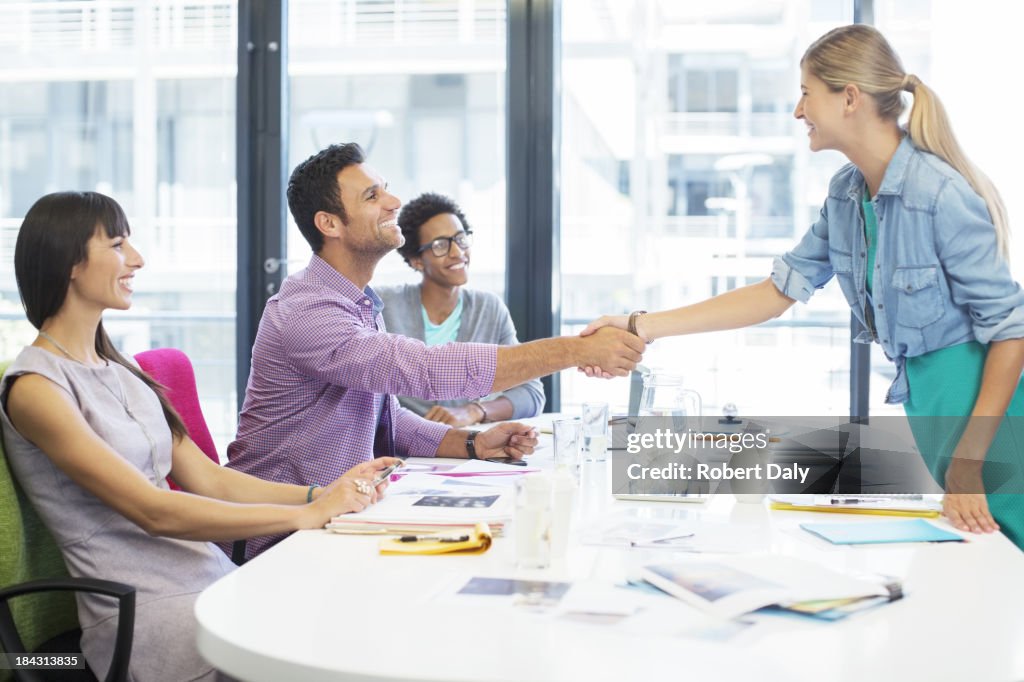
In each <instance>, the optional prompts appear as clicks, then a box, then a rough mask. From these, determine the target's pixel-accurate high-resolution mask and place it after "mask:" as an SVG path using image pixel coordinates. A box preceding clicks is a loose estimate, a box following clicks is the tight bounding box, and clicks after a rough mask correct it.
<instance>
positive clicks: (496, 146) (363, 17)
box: [288, 0, 506, 294]
mask: <svg viewBox="0 0 1024 682" xmlns="http://www.w3.org/2000/svg"><path fill="white" fill-rule="evenodd" d="M288 12H289V14H288V28H289V41H290V42H289V46H290V51H291V53H290V60H289V67H288V73H289V76H290V87H291V93H290V97H291V122H290V134H291V137H290V147H289V152H288V159H289V170H290V169H291V168H293V167H294V166H295V165H296V164H297V163H299V162H300V161H302V160H303V159H305V158H307V157H308V156H310V155H311V154H313V153H315V152H317V151H318V150H320V149H322V148H324V147H326V146H327V145H329V144H333V143H341V142H358V143H359V144H360V145H362V147H363V148H364V149H365V150H366V151H367V153H368V160H367V163H368V164H369V165H371V166H372V167H373V168H374V169H375V170H377V171H378V172H379V173H380V174H381V175H383V176H384V177H385V178H386V179H387V180H388V182H389V184H390V187H391V190H392V191H393V192H394V193H395V194H396V195H397V196H398V197H399V198H401V199H402V200H403V201H409V200H411V199H413V198H414V197H416V196H418V195H419V194H421V193H423V192H439V193H442V194H446V195H448V196H451V197H452V198H454V199H455V200H456V202H458V203H459V205H460V206H461V207H462V210H463V212H464V213H465V214H466V218H467V219H468V220H469V222H470V224H471V225H472V227H473V230H474V237H475V241H474V245H473V252H472V274H471V276H470V281H469V286H471V287H473V288H479V289H487V290H490V291H494V292H496V293H498V294H501V293H502V292H503V289H504V272H505V31H506V22H505V2H504V0H476V1H475V2H460V1H459V0H433V1H428V0H420V1H413V2H409V1H404V2H398V1H394V2H391V1H382V0H335V1H327V0H292V1H291V2H290V3H289V5H288ZM288 253H289V266H290V269H291V270H292V271H294V270H296V269H298V268H301V267H303V266H304V265H305V263H306V262H308V260H309V256H310V250H309V246H308V244H306V242H305V240H304V239H303V237H302V235H301V233H300V232H299V230H298V228H296V227H295V226H294V224H293V223H292V222H291V219H290V216H289V233H288ZM416 281H418V279H417V277H416V276H415V273H414V272H413V271H412V270H411V269H409V267H408V266H406V265H405V263H404V262H403V261H402V259H401V257H400V256H399V255H397V254H391V255H389V256H387V257H386V258H384V260H383V261H381V263H380V265H379V266H378V267H377V271H376V275H375V277H374V280H373V282H374V284H390V283H397V282H416Z"/></svg>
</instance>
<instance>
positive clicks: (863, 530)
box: [800, 519, 964, 545]
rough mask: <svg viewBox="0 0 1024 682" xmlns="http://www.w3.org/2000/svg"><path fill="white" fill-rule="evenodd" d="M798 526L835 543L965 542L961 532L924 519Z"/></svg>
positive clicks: (802, 524)
mask: <svg viewBox="0 0 1024 682" xmlns="http://www.w3.org/2000/svg"><path fill="white" fill-rule="evenodd" d="M800 527H801V528H803V529H804V530H805V531H807V532H808V533H812V534H814V535H817V536H818V537H820V538H824V539H825V540H828V541H829V542H831V543H832V544H834V545H867V544H886V543H895V542H964V538H963V536H961V535H958V534H956V533H953V532H950V531H948V530H945V529H943V528H939V527H938V526H936V525H934V524H931V523H928V522H927V521H925V520H924V519H913V520H908V521H879V522H869V523H801V524H800Z"/></svg>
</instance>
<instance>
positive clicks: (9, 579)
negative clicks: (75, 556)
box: [0, 363, 135, 682]
mask: <svg viewBox="0 0 1024 682" xmlns="http://www.w3.org/2000/svg"><path fill="white" fill-rule="evenodd" d="M6 368H7V363H0V374H3V371H4V370H5V369H6ZM0 585H2V586H3V587H2V588H0V652H6V653H36V654H48V653H49V654H57V653H75V652H80V651H81V648H80V645H79V640H80V637H81V630H80V629H79V625H78V607H77V606H76V605H75V600H74V598H73V596H72V595H71V594H70V593H71V592H76V591H78V592H94V593H97V594H104V595H108V596H111V597H115V598H116V599H117V600H118V620H117V639H116V643H115V645H114V656H113V660H112V661H111V665H110V671H109V672H108V674H107V677H106V680H108V681H114V680H127V679H128V663H129V661H130V658H131V652H132V632H133V630H134V628H135V588H134V587H131V586H130V585H125V584H123V583H116V582H111V581H109V580H96V579H89V578H72V577H71V576H69V575H68V570H67V567H66V566H65V565H64V559H63V558H62V557H61V553H60V549H59V548H58V547H57V543H56V541H55V540H54V539H53V536H52V535H51V534H50V531H49V530H48V529H47V528H46V526H45V525H44V524H43V522H42V520H41V519H40V518H39V516H38V515H37V514H36V511H35V508H33V507H32V504H31V503H30V502H29V501H28V498H26V497H25V493H24V491H22V489H21V486H19V485H18V483H17V481H15V480H14V477H13V476H12V475H11V470H10V467H9V466H8V464H7V456H6V454H5V453H4V449H3V441H2V440H0ZM12 675H13V679H15V680H17V681H18V682H42V681H43V680H53V681H56V680H69V681H79V680H82V681H85V680H88V681H90V682H95V680H96V677H95V675H93V673H92V671H91V670H88V669H86V670H45V671H38V670H13V671H11V670H0V680H2V681H4V682H6V680H8V679H11V676H12Z"/></svg>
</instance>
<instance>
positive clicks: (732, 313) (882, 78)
mask: <svg viewBox="0 0 1024 682" xmlns="http://www.w3.org/2000/svg"><path fill="white" fill-rule="evenodd" d="M800 66H801V78H800V90H801V97H800V100H799V103H798V104H797V106H796V109H795V111H794V112H793V114H794V116H795V117H796V118H797V119H800V120H802V121H804V123H805V124H806V125H807V136H808V139H809V142H810V147H811V150H812V151H820V150H822V149H834V150H837V151H839V152H842V153H843V154H845V155H846V157H847V158H848V159H849V160H850V161H851V163H850V164H848V165H847V166H845V167H843V168H842V169H840V170H839V172H838V173H836V175H835V176H834V177H833V178H832V181H831V182H830V184H829V190H828V197H827V198H826V200H825V203H824V205H823V206H822V209H821V214H820V216H819V218H818V220H817V221H816V222H815V223H814V225H813V226H812V227H811V229H810V230H809V231H808V232H807V233H806V234H805V235H804V237H803V239H801V241H800V243H799V244H797V245H796V247H795V248H793V250H791V251H789V252H788V253H786V254H784V255H783V256H782V257H780V258H776V259H775V262H774V264H773V271H772V273H771V276H770V277H769V278H768V279H765V280H764V281H762V282H760V283H758V284H754V285H751V286H747V287H743V288H740V289H736V290H734V291H730V292H728V293H726V294H723V295H720V296H716V297H714V298H711V299H709V300H706V301H703V302H700V303H696V304H694V305H689V306H685V307H682V308H676V309H674V310H666V311H663V312H658V313H651V314H644V313H642V312H640V311H637V312H634V313H633V314H631V315H629V316H624V315H620V316H606V317H602V318H600V319H598V320H596V321H594V322H593V323H591V324H590V325H589V326H588V327H587V328H586V329H585V330H584V332H583V334H584V335H586V334H590V333H592V332H593V331H594V330H595V329H598V328H599V327H602V326H608V325H611V326H616V327H619V328H622V329H629V330H630V331H632V332H634V333H635V334H637V335H638V336H640V337H642V338H644V339H646V340H648V341H651V340H653V339H656V338H660V337H664V336H673V335H679V334H692V333H696V332H705V331H714V330H721V329H734V328H738V327H745V326H748V325H753V324H758V323H760V322H764V321H766V320H769V319H771V318H774V317H778V316H779V315H781V314H782V313H783V312H785V311H786V310H788V309H789V307H790V306H792V305H793V304H794V303H795V302H796V301H801V302H807V300H808V299H809V298H810V297H811V294H812V293H813V292H814V290H815V289H820V288H821V287H823V286H824V285H825V283H826V282H828V281H829V280H830V279H832V277H833V276H835V277H836V279H837V280H838V281H839V285H840V287H841V288H842V290H843V294H844V295H845V297H846V300H847V302H848V303H849V304H850V307H851V309H852V310H853V314H854V315H855V316H856V317H857V318H858V319H859V320H860V321H861V323H862V324H863V325H864V327H865V328H866V329H867V330H868V332H866V333H865V334H864V335H862V336H864V337H865V338H863V339H858V340H862V341H874V342H877V343H879V344H880V345H881V346H882V349H883V350H884V351H885V354H886V356H887V357H888V358H890V359H891V360H892V361H893V362H894V363H895V364H896V369H897V374H896V379H895V380H894V381H893V383H892V386H891V387H890V388H889V392H888V394H887V396H886V401H887V402H889V403H902V404H903V406H904V410H905V412H906V414H907V416H908V417H909V419H910V424H911V428H912V430H913V432H914V437H915V440H916V441H917V445H918V449H919V450H920V451H921V454H922V456H923V457H924V458H925V460H926V462H927V464H928V465H929V469H930V470H931V472H932V475H933V476H934V477H935V478H936V480H937V481H938V482H939V483H940V484H943V485H944V486H945V490H946V492H947V494H946V495H945V498H944V502H943V507H944V513H945V514H946V516H947V517H948V518H949V519H950V521H951V522H952V523H953V525H954V526H956V527H957V528H959V529H961V530H970V531H973V532H992V531H995V530H999V529H1002V530H1003V531H1004V532H1005V533H1006V535H1007V536H1009V537H1010V539H1012V540H1013V541H1014V542H1015V543H1016V544H1017V545H1018V546H1019V547H1024V503H1022V502H1024V497H1022V496H1021V492H1022V490H1021V480H1022V473H1021V468H1022V459H1024V455H1022V452H1024V427H1022V425H1021V424H1020V423H1019V422H1020V421H1021V420H1020V419H1019V417H1021V416H1024V391H1021V390H1020V389H1019V385H1020V377H1021V370H1022V368H1024V340H1022V337H1024V291H1022V290H1021V288H1020V286H1019V285H1018V284H1017V283H1016V282H1015V281H1014V280H1013V278H1012V277H1011V276H1010V271H1009V267H1008V264H1007V255H1006V254H1007V238H1008V228H1007V218H1006V212H1005V210H1004V208H1003V203H1002V200H1001V199H1000V197H999V194H998V192H997V191H996V189H995V187H994V186H993V185H992V183H991V182H990V181H989V180H988V178H986V177H985V176H984V175H983V174H982V173H981V172H980V171H979V170H978V169H976V168H975V167H974V166H973V165H972V164H971V163H970V162H969V161H968V160H967V158H966V157H965V155H964V153H963V151H962V150H961V149H960V146H959V144H958V143H957V141H956V138H955V137H954V135H953V132H952V129H951V128H950V124H949V121H948V118H947V116H946V113H945V110H944V109H943V107H942V104H941V102H940V101H939V99H938V97H937V96H936V95H935V93H934V92H933V91H932V90H931V89H930V88H929V87H928V86H926V85H925V84H924V83H922V82H921V80H920V79H919V78H917V77H916V76H914V75H913V74H909V73H906V72H905V71H904V70H903V66H902V64H901V62H900V59H899V57H898V56H897V55H896V53H895V52H894V51H893V49H892V47H891V46H890V45H889V43H888V42H887V41H886V39H885V38H884V37H883V36H882V34H881V33H879V32H878V31H877V30H876V29H874V28H871V27H869V26H863V25H852V26H844V27H841V28H837V29H835V30H833V31H830V32H829V33H827V34H825V35H824V36H822V37H821V38H819V39H818V40H817V41H816V42H815V43H814V44H812V45H811V46H810V47H809V48H808V49H807V52H806V53H805V54H804V56H803V58H802V59H801V61H800ZM904 93H910V94H911V95H912V96H913V108H912V109H911V111H910V117H909V124H908V126H907V128H906V129H903V128H901V127H900V125H899V123H898V120H899V117H900V114H901V113H902V112H903V109H904V101H903V95H904ZM586 371H587V373H588V374H591V375H592V374H595V373H597V372H596V370H593V369H587V370H586ZM1006 417H1009V418H1006ZM986 491H988V493H989V494H987V495H986ZM997 521H998V523H997Z"/></svg>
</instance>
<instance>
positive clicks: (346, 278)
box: [228, 144, 645, 558]
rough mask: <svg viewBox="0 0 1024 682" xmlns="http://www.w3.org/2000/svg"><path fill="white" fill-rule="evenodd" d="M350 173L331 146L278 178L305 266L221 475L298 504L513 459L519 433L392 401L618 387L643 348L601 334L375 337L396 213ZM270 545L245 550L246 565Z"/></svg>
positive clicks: (363, 170) (613, 333)
mask: <svg viewBox="0 0 1024 682" xmlns="http://www.w3.org/2000/svg"><path fill="white" fill-rule="evenodd" d="M364 161H365V157H364V155H363V151H362V149H361V148H360V147H359V145H357V144H345V145H332V146H330V147H328V148H327V149H324V150H323V151H320V152H318V153H317V154H315V155H313V156H312V157H310V158H309V159H307V160H306V161H304V162H302V163H300V164H299V165H298V166H297V167H296V168H295V170H294V171H293V172H292V176H291V179H290V180H289V182H288V207H289V209H290V210H291V213H292V216H293V217H294V218H295V223H296V224H297V225H298V227H299V230H300V231H301V232H302V235H303V236H304V237H305V238H306V241H308V242H309V244H310V246H311V247H312V249H313V254H314V255H313V256H312V258H311V259H310V262H309V265H308V266H307V267H306V268H305V269H304V270H301V271H299V272H297V273H295V274H293V275H290V276H289V277H288V278H287V279H286V280H285V281H284V283H283V284H282V286H281V290H280V291H279V292H278V293H277V294H276V295H274V296H272V297H271V298H270V300H268V301H267V305H266V307H265V308H264V311H263V317H262V319H261V320H260V325H259V331H258V332H257V334H256V342H255V344H254V345H253V349H252V370H251V372H250V374H249V383H248V386H247V387H246V391H245V402H244V403H243V405H242V412H241V414H240V415H239V422H238V434H237V436H236V439H235V441H234V442H232V443H231V445H230V446H228V460H229V461H228V466H229V467H231V468H233V469H238V470H239V471H244V472H247V473H250V474H252V475H254V476H258V477H260V478H264V479H269V480H274V481H281V482H289V483H296V484H300V485H308V486H310V488H309V490H310V497H311V498H312V497H316V495H317V494H318V491H319V489H318V488H317V487H316V486H318V485H322V484H325V483H328V482H330V481H333V480H334V479H335V478H337V477H338V476H339V475H341V473H343V472H344V471H346V470H348V469H349V468H351V467H352V466H353V465H354V464H357V463H360V462H364V461H368V460H370V459H372V458H373V457H375V456H382V455H417V456H431V455H436V456H442V457H469V458H480V459H483V458H489V457H498V456H509V457H512V458H515V459H520V458H522V456H523V455H526V454H530V453H531V452H533V449H534V447H536V445H537V434H536V432H535V431H534V430H533V429H531V428H530V427H528V426H525V425H522V424H516V423H514V422H506V423H503V424H498V425H496V426H494V427H492V428H490V429H488V430H487V431H482V432H475V431H464V430H460V429H455V428H452V427H450V426H448V425H445V424H439V423H437V422H431V421H427V420H426V419H423V418H422V417H419V416H417V415H415V414H414V413H412V412H410V411H409V410H406V409H404V408H402V407H401V406H400V405H399V404H398V401H397V399H396V398H395V397H394V396H395V395H412V396H417V397H422V398H425V399H430V400H436V399H448V398H460V397H461V398H470V399H476V398H480V397H482V396H486V395H489V394H492V393H495V392H497V391H503V390H505V389H507V388H510V387H512V386H517V385H519V384H522V383H523V382H525V381H528V380H530V379H533V378H536V377H539V376H544V375H547V374H551V373H553V372H557V371H560V370H563V369H566V368H569V367H589V366H594V367H600V368H602V369H603V370H604V371H605V372H606V373H609V374H612V375H616V376H626V375H628V374H629V372H630V370H632V369H633V368H634V367H635V366H636V363H637V362H639V361H640V358H641V353H642V351H643V349H644V345H645V344H644V342H643V341H642V340H641V339H640V338H639V337H637V336H635V335H633V334H630V333H629V332H625V331H623V330H621V329H614V328H611V327H609V328H607V329H602V330H599V331H598V332H597V333H596V334H593V335H592V336H588V337H585V338H584V337H564V338H554V339H542V340H538V341H531V342H528V343H524V344H521V345H517V346H496V345H488V344H479V343H450V344H446V345H443V346H436V347H433V348H428V347H426V346H425V345H424V344H423V343H422V342H420V341H417V340H414V339H409V338H407V337H404V336H399V335H396V334H388V333H386V332H385V330H384V325H383V321H382V319H381V315H380V312H381V307H382V303H381V300H380V299H379V298H378V296H377V294H376V293H374V291H373V289H371V288H370V287H369V282H370V280H371V279H372V278H373V271H374V269H375V268H376V266H377V263H378V262H379V261H380V259H381V258H383V257H384V256H385V255H387V254H388V253H389V252H391V251H393V250H394V249H396V248H398V247H399V246H401V245H402V243H403V242H404V238H403V237H402V233H401V230H400V229H399V227H398V222H397V220H396V218H397V216H398V209H399V207H400V206H401V202H400V201H399V200H398V198H397V197H395V196H394V195H392V194H390V193H388V191H387V185H386V183H385V182H384V181H383V179H382V178H381V177H380V176H379V175H378V174H377V173H376V172H374V171H373V169H371V168H370V167H368V166H366V165H364ZM282 537H284V536H275V537H264V538H255V539H252V540H249V541H248V543H247V547H246V557H247V558H251V557H252V556H255V555H256V554H259V553H260V552H262V551H263V550H265V549H266V548H267V547H269V546H270V545H272V544H274V543H275V542H277V541H278V540H280V539H281V538H282Z"/></svg>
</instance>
